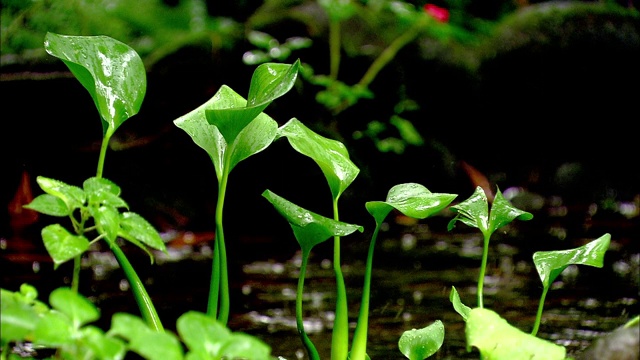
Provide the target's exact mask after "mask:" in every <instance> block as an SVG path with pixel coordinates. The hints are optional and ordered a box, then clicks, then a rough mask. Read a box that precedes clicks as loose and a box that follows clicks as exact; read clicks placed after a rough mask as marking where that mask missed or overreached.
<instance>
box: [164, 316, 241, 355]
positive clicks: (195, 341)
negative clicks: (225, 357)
mask: <svg viewBox="0 0 640 360" xmlns="http://www.w3.org/2000/svg"><path fill="white" fill-rule="evenodd" d="M176 325H177V330H178V334H179V335H180V338H181V339H182V340H183V341H184V343H185V344H186V345H187V347H188V348H189V350H190V351H192V352H194V353H198V354H204V355H206V358H212V357H215V356H220V354H221V352H220V349H221V348H222V345H223V344H224V343H225V342H226V341H227V340H228V339H229V338H230V337H231V331H230V330H229V329H228V328H227V327H226V326H224V325H222V324H221V323H219V322H218V321H217V320H216V319H214V318H213V317H211V316H208V315H207V314H203V313H200V312H196V311H188V312H186V313H184V314H182V315H181V316H180V317H179V318H178V321H177V323H176Z"/></svg>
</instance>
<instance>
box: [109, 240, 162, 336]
mask: <svg viewBox="0 0 640 360" xmlns="http://www.w3.org/2000/svg"><path fill="white" fill-rule="evenodd" d="M105 240H106V241H107V242H108V243H109V247H110V248H111V251H113V254H114V255H115V256H116V259H117V260H118V264H120V267H121V268H122V270H123V271H124V273H125V275H126V277H127V280H128V281H129V285H131V291H133V295H134V297H135V299H136V302H137V303H138V308H139V309H140V313H141V314H142V318H143V319H144V320H145V321H146V322H147V324H148V325H149V326H150V327H151V328H152V329H155V330H156V331H164V327H163V326H162V323H161V322H160V318H159V317H158V313H157V312H156V308H155V307H154V306H153V302H152V301H151V297H149V294H148V293H147V290H146V289H145V288H144V284H143V283H142V281H141V280H140V278H139V277H138V274H137V273H136V271H135V269H134V268H133V266H132V265H131V263H130V262H129V260H128V259H127V257H126V256H125V254H124V252H122V249H120V247H119V246H118V244H116V242H115V241H111V240H109V239H108V238H106V237H105Z"/></svg>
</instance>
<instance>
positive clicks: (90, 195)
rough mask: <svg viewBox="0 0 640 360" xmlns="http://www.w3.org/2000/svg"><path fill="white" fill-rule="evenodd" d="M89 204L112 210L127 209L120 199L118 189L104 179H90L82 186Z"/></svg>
mask: <svg viewBox="0 0 640 360" xmlns="http://www.w3.org/2000/svg"><path fill="white" fill-rule="evenodd" d="M82 188H83V189H84V192H85V194H86V195H87V199H88V201H89V203H90V204H99V205H109V206H111V207H114V208H120V207H123V208H128V207H129V206H128V205H127V203H126V202H125V201H124V200H123V199H122V198H120V192H121V190H120V187H119V186H118V185H116V184H114V183H113V182H112V181H110V180H107V179H105V178H97V177H92V178H89V179H87V180H85V182H84V183H83V184H82Z"/></svg>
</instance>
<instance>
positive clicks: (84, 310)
mask: <svg viewBox="0 0 640 360" xmlns="http://www.w3.org/2000/svg"><path fill="white" fill-rule="evenodd" d="M49 303H50V304H51V307H52V308H54V309H56V310H58V311H60V312H61V313H64V314H66V315H67V316H68V317H69V319H71V323H72V324H73V327H74V329H79V328H80V327H81V326H82V325H85V324H87V323H90V322H93V321H96V320H98V319H99V318H100V312H99V311H98V309H97V308H96V306H95V305H93V303H92V302H91V301H89V300H88V299H87V298H86V297H84V296H82V295H80V294H78V293H77V292H75V291H73V290H71V289H70V288H66V287H61V288H57V289H55V290H53V291H52V292H51V295H50V296H49Z"/></svg>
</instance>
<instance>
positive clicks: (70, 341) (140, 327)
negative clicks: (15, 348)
mask: <svg viewBox="0 0 640 360" xmlns="http://www.w3.org/2000/svg"><path fill="white" fill-rule="evenodd" d="M1 291H2V293H1V295H2V298H1V300H2V318H1V325H2V328H1V330H2V344H1V345H2V349H3V351H5V350H6V349H7V347H8V346H10V345H11V344H17V343H21V342H25V341H26V342H30V343H31V344H32V345H33V346H34V348H37V349H41V350H44V349H56V350H57V352H56V358H59V359H100V360H117V359H123V358H124V357H125V355H126V354H127V353H128V352H131V353H135V354H138V355H140V356H141V357H143V358H144V359H147V360H182V359H188V360H200V359H202V360H204V359H222V358H224V357H226V358H249V359H256V360H267V359H271V355H270V353H271V348H270V347H269V346H268V345H267V344H265V343H264V342H262V341H261V340H259V339H258V338H256V337H253V336H250V335H247V334H244V333H241V332H235V333H234V332H231V331H230V330H229V329H228V328H226V327H225V326H224V325H222V324H220V323H219V322H217V321H216V320H215V319H213V318H211V317H209V316H207V315H205V314H202V313H199V312H195V311H190V312H186V313H184V314H183V315H181V316H180V317H179V318H178V321H177V323H176V325H177V326H176V328H177V334H174V333H171V332H167V331H165V332H161V331H156V330H154V329H152V328H150V327H149V325H148V324H146V323H145V322H144V321H143V320H142V319H141V318H139V317H137V316H134V315H131V314H126V313H116V314H114V316H113V317H112V319H111V328H110V329H109V330H108V331H107V332H104V331H103V330H102V329H100V328H98V327H96V326H94V325H91V323H92V322H95V321H96V320H98V319H99V318H100V311H99V310H98V309H97V308H96V307H95V305H94V304H93V303H92V302H91V301H89V299H87V298H85V297H84V296H82V295H80V294H78V293H76V292H75V291H73V290H71V289H69V288H65V287H61V288H57V289H55V290H54V291H53V292H52V293H51V295H50V297H49V303H50V304H51V307H49V306H48V305H46V304H45V303H43V302H41V301H39V300H37V297H38V292H37V290H36V289H35V288H34V287H32V286H31V285H27V284H24V285H22V286H21V288H20V291H17V292H11V291H8V290H5V289H2V290H1ZM185 347H186V348H187V349H188V350H187V352H186V354H185V351H184V350H183V349H184V348H185Z"/></svg>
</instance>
